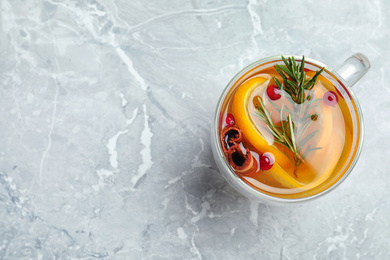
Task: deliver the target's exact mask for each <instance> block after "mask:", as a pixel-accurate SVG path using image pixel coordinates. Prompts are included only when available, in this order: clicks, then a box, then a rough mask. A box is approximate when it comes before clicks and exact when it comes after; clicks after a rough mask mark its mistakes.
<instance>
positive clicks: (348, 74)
mask: <svg viewBox="0 0 390 260" xmlns="http://www.w3.org/2000/svg"><path fill="white" fill-rule="evenodd" d="M370 67H371V64H370V61H369V60H368V58H367V57H366V55H364V54H362V53H359V52H358V53H355V54H354V55H352V56H351V57H349V58H348V59H347V60H346V61H345V62H344V64H343V65H342V66H341V67H340V68H339V69H337V70H336V71H337V73H338V74H339V75H340V76H341V77H342V78H343V79H344V80H345V81H346V82H347V83H348V85H349V86H350V87H352V86H353V85H355V83H356V82H358V81H359V79H361V78H362V77H363V76H364V74H366V73H367V71H368V70H369V69H370Z"/></svg>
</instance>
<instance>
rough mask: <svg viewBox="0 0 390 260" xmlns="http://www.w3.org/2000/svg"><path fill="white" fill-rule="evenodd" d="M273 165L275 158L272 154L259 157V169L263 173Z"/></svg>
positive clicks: (267, 153) (268, 153)
mask: <svg viewBox="0 0 390 260" xmlns="http://www.w3.org/2000/svg"><path fill="white" fill-rule="evenodd" d="M274 163H275V156H274V155H273V154H272V153H270V152H266V153H263V154H262V155H260V169H262V170H263V171H268V170H269V169H271V168H272V166H273V165H274Z"/></svg>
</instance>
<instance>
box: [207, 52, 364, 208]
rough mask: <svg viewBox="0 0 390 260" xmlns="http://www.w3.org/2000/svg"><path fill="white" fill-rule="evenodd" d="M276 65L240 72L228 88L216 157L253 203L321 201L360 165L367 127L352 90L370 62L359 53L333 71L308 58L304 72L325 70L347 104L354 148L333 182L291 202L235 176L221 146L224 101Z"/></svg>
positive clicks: (216, 130) (215, 137) (218, 121)
mask: <svg viewBox="0 0 390 260" xmlns="http://www.w3.org/2000/svg"><path fill="white" fill-rule="evenodd" d="M284 57H286V58H288V57H293V56H292V55H285V56H284ZM294 58H295V60H296V61H301V60H302V57H301V56H294ZM276 64H283V62H282V59H281V56H272V57H269V58H265V59H261V60H259V61H257V62H254V63H252V64H250V65H249V66H247V67H246V68H244V69H243V70H241V71H240V72H239V73H238V74H237V75H236V76H234V77H233V79H232V80H231V81H230V82H229V84H228V85H227V86H226V88H225V89H224V91H223V93H222V94H221V96H220V99H219V101H218V103H217V107H216V110H215V115H214V120H213V126H212V133H211V146H212V151H213V156H214V159H215V162H216V164H217V166H218V168H219V170H220V172H221V173H222V175H223V176H224V178H225V179H226V180H227V181H228V183H230V185H231V186H233V187H234V188H235V189H236V190H237V191H238V192H240V193H241V194H243V195H244V196H246V197H248V198H250V199H256V200H263V201H270V202H271V201H272V202H282V203H283V202H285V203H289V202H302V201H307V200H310V199H313V198H318V197H320V196H322V195H324V194H325V193H327V192H329V191H331V190H333V189H334V188H335V187H337V186H338V185H339V184H340V183H341V182H342V181H343V180H344V179H345V178H346V177H347V176H348V175H349V174H350V173H351V171H352V169H353V168H354V166H355V164H356V162H357V161H358V158H359V156H360V153H361V150H362V145H363V137H364V126H363V116H362V111H361V108H360V105H359V103H358V100H357V98H356V96H355V95H354V93H353V92H352V90H351V87H352V86H353V85H354V84H355V83H356V82H357V81H358V80H359V79H360V78H361V77H363V76H364V74H366V72H367V71H368V70H369V68H370V62H369V60H368V59H367V57H366V56H365V55H363V54H361V53H356V54H354V55H352V56H351V57H350V58H348V59H347V60H346V61H345V62H344V64H343V65H342V66H341V67H340V68H339V69H338V70H333V69H332V68H330V67H329V66H327V65H324V64H322V63H321V62H318V61H316V60H313V59H308V58H306V57H305V68H308V69H310V70H313V71H315V70H320V69H321V68H325V69H324V71H323V73H322V74H321V75H322V76H323V77H325V78H326V79H327V80H328V81H330V82H331V83H332V84H333V85H334V87H336V89H337V91H338V92H339V94H340V95H341V96H342V97H343V98H344V99H345V100H346V101H347V103H348V108H349V110H350V113H351V116H352V124H353V135H352V147H351V149H350V152H349V155H348V158H347V160H346V161H345V163H344V165H343V167H342V168H341V169H340V170H339V171H338V172H337V173H335V174H332V178H329V179H328V180H326V181H325V182H323V183H322V184H321V185H318V186H317V187H312V188H310V189H309V190H307V189H305V190H302V192H301V194H298V195H297V196H295V197H292V198H286V197H283V196H278V194H272V193H271V194H270V193H269V192H264V191H262V190H261V189H257V188H255V187H253V186H252V185H250V184H248V183H247V182H245V181H244V180H243V179H242V178H241V177H240V176H238V175H237V174H236V173H235V171H234V169H233V168H232V167H231V166H230V164H229V163H228V160H227V158H226V156H225V154H224V152H223V150H222V146H221V142H220V133H221V127H222V115H223V113H224V111H222V106H223V103H224V101H225V100H226V99H228V98H231V96H232V95H233V94H234V91H235V90H236V89H237V88H238V87H239V86H240V85H241V84H242V83H243V82H245V81H246V80H247V79H249V78H251V77H253V76H254V75H256V74H257V73H259V71H262V70H264V69H266V68H270V67H273V66H275V65H276Z"/></svg>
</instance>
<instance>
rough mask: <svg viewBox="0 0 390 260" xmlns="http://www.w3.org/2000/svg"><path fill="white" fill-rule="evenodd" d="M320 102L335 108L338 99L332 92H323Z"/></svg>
mask: <svg viewBox="0 0 390 260" xmlns="http://www.w3.org/2000/svg"><path fill="white" fill-rule="evenodd" d="M322 100H323V101H324V102H325V104H327V105H328V106H332V107H334V106H336V105H337V103H339V98H338V96H337V94H336V93H335V92H333V91H327V92H325V94H324V96H323V97H322Z"/></svg>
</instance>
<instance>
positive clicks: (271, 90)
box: [267, 85, 282, 100]
mask: <svg viewBox="0 0 390 260" xmlns="http://www.w3.org/2000/svg"><path fill="white" fill-rule="evenodd" d="M281 92H282V91H281V90H280V89H279V88H278V87H277V86H275V85H270V86H268V87H267V95H268V97H269V99H271V100H278V99H279V98H280V97H281V95H280V94H281Z"/></svg>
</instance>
